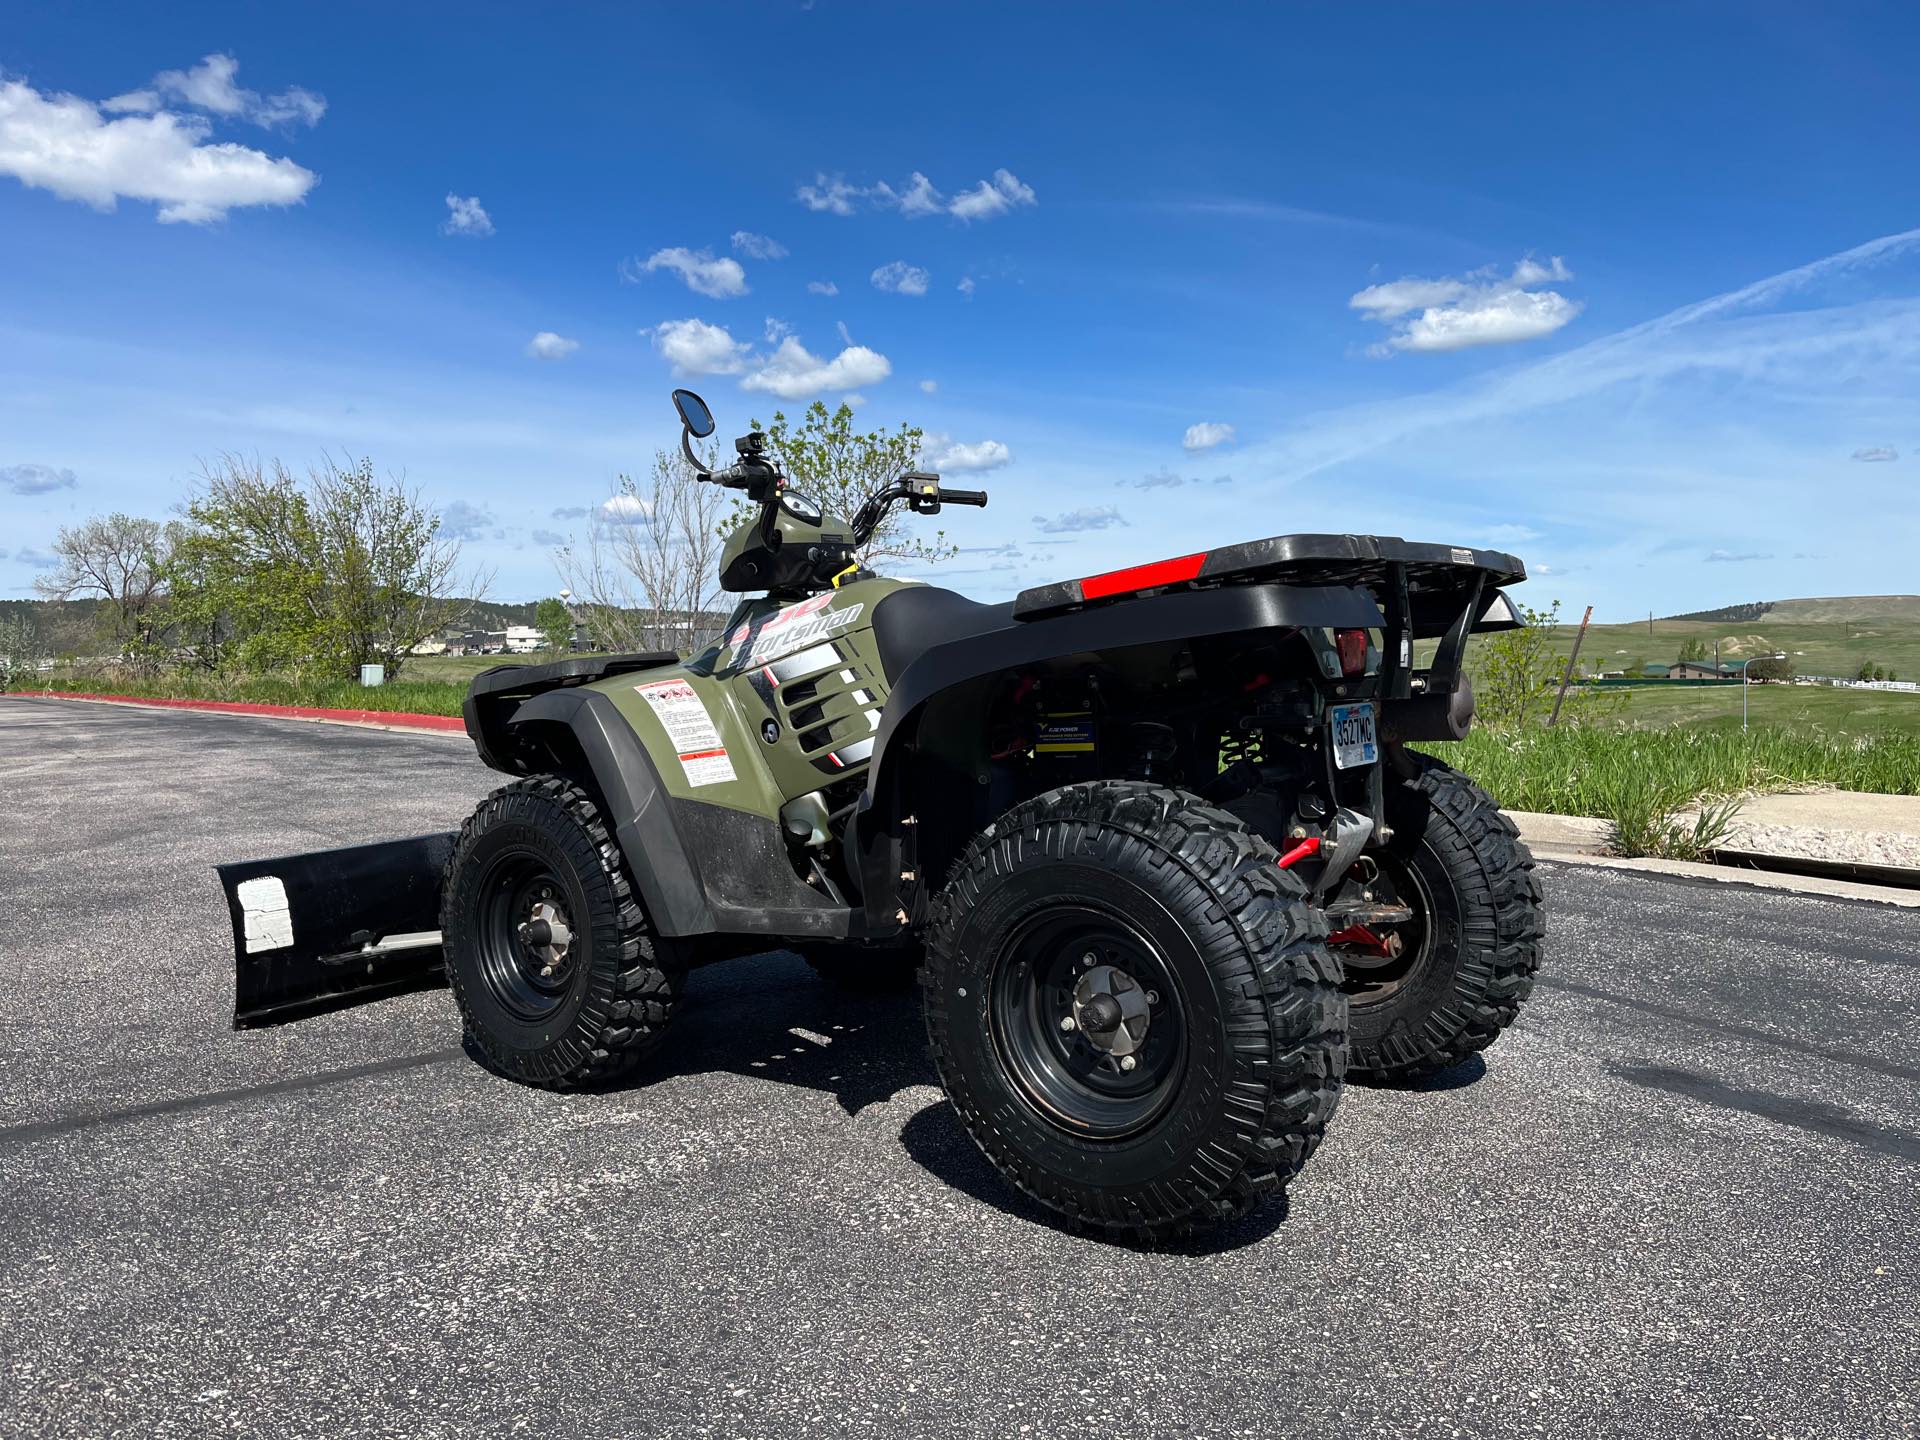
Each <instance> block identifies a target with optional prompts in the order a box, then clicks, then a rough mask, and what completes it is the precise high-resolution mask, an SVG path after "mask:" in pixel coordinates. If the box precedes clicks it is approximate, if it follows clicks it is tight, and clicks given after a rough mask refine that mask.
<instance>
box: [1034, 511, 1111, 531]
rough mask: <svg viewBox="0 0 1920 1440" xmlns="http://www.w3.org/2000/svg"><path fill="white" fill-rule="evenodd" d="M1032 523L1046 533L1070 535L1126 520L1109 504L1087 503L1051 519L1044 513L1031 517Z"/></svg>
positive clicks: (1106, 527)
mask: <svg viewBox="0 0 1920 1440" xmlns="http://www.w3.org/2000/svg"><path fill="white" fill-rule="evenodd" d="M1033 523H1034V524H1036V525H1038V526H1039V527H1040V530H1041V533H1043V534H1046V535H1070V534H1074V533H1077V532H1079V531H1082V530H1105V529H1108V528H1110V527H1111V526H1114V525H1125V524H1126V523H1127V522H1126V521H1125V520H1123V519H1122V518H1121V516H1120V512H1119V511H1118V510H1116V509H1115V508H1114V507H1113V506H1111V505H1089V506H1086V507H1084V508H1083V509H1079V510H1069V511H1067V512H1066V513H1065V514H1064V515H1056V516H1054V517H1053V518H1052V519H1051V520H1049V519H1047V517H1046V516H1044V515H1036V516H1034V517H1033Z"/></svg>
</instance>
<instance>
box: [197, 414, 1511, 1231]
mask: <svg viewBox="0 0 1920 1440" xmlns="http://www.w3.org/2000/svg"><path fill="white" fill-rule="evenodd" d="M674 403H675V405H676V407H677V408H678V411H679V414H680V418H681V421H682V424H683V434H682V440H681V444H682V448H683V450H684V452H685V453H686V455H687V457H688V459H689V460H690V461H692V462H693V463H694V465H695V468H696V470H700V471H701V473H700V478H701V479H702V480H705V481H711V482H712V483H714V484H718V485H724V486H727V487H730V488H733V489H736V490H739V491H742V492H743V493H744V495H745V497H746V499H747V500H748V501H749V502H751V504H752V506H753V507H754V511H753V514H752V515H751V517H750V518H749V519H748V520H747V521H745V522H744V523H742V524H741V525H740V526H739V527H738V529H737V530H736V531H735V532H734V533H733V534H732V536H731V538H730V539H729V540H728V542H727V545H726V547H725V553H724V561H723V569H722V572H721V577H720V578H721V584H722V586H723V587H724V588H725V589H726V590H728V591H733V592H742V593H745V594H746V595H747V596H748V598H746V599H743V600H742V601H741V602H740V604H739V606H738V608H737V609H736V610H735V611H734V612H733V614H732V617H731V618H730V619H729V620H728V622H727V624H726V628H725V630H724V633H723V634H722V635H721V637H720V639H719V640H717V641H716V642H715V643H714V644H713V645H711V646H710V647H709V648H708V649H706V650H705V651H704V652H702V653H701V654H698V655H693V656H688V657H682V656H679V655H676V654H672V653H665V652H662V653H658V654H645V655H594V656H584V657H580V658H575V659H568V660H562V661H559V662H558V663H555V664H550V665H538V666H501V667H498V668H496V669H492V670H488V671H486V672H484V673H482V674H481V675H479V676H477V677H476V678H475V679H474V681H473V684H472V687H471V689H470V691H469V692H468V695H467V700H466V706H465V716H466V728H467V733H468V734H469V735H470V736H471V737H472V739H473V742H474V745H475V747H476V748H477V749H478V751H479V754H480V758H481V760H482V761H484V762H485V763H486V764H487V765H489V766H491V767H492V768H494V769H496V770H500V771H504V772H505V773H507V774H509V775H513V776H516V777H518V778H516V779H515V780H514V781H513V782H512V783H510V784H508V785H506V786H505V787H503V788H502V789H500V790H498V791H496V792H495V793H494V794H493V795H492V796H490V797H489V798H488V799H487V800H485V801H484V802H482V803H481V805H480V807H479V809H478V810H477V811H475V813H474V814H473V815H472V817H471V818H469V819H468V820H467V821H466V823H465V824H464V825H463V826H462V827H461V829H460V831H459V832H458V833H457V834H454V835H436V836H425V837H420V838H417V839H412V840H401V841H394V842H389V843H386V844H380V845H371V846H360V847H355V848H352V849H347V850H335V851H330V852H326V853H323V854H320V855H309V856H296V857H290V858H287V859H279V860H267V861H257V862H252V863H248V864H240V865H227V866H223V867H221V876H222V879H223V881H224V883H225V885H226V887H227V892H228V899H229V905H230V908H231V911H232V919H233V929H234V940H235V948H236V952H237V955H238V998H237V1005H236V1023H238V1024H257V1023H263V1022H271V1021H275V1020H280V1019H284V1018H290V1017H291V1016H293V1015H296V1014H298V1013H302V1012H304V1011H307V1010H311V1009H313V1008H315V1007H317V1006H323V1005H338V1004H342V1003H353V1002H355V1001H356V1000H359V999H362V998H366V997H369V996H373V995H377V994H380V993H384V992H386V991H390V990H393V989H396V988H400V987H402V986H405V985H408V984H411V983H415V982H417V980H418V978H419V977H420V975H421V974H422V973H423V972H425V971H428V970H430V969H431V968H433V967H435V966H439V965H443V966H444V969H445V973H446V978H447V980H448V981H449V982H450V984H451V986H452V989H453V994H454V997H455V999H456V1000H457V1002H458V1004H459V1007H460V1013H461V1017H462V1019H463V1021H464V1022H465V1026H466V1030H467V1033H468V1035H469V1036H470V1038H471V1041H472V1044H473V1045H474V1047H476V1048H477V1050H478V1052H479V1053H480V1054H481V1055H482V1056H484V1057H485V1059H486V1060H487V1061H488V1062H489V1063H490V1064H491V1065H492V1066H494V1067H496V1068H497V1069H498V1070H500V1071H501V1072H502V1073H504V1074H506V1075H508V1076H511V1077H513V1078H515V1079H518V1080H522V1081H525V1082H527V1083H529V1084H534V1085H541V1086H549V1087H555V1088H559V1087H567V1086H578V1085H586V1084H600V1083H604V1082H607V1081H610V1080H612V1079H614V1078H615V1077H617V1076H619V1075H620V1074H622V1073H623V1072H625V1071H626V1070H628V1069H629V1068H630V1067H631V1066H633V1065H634V1064H635V1063H636V1062H637V1061H639V1060H640V1059H641V1058H642V1057H643V1056H645V1055H646V1054H648V1053H649V1052H650V1051H652V1050H653V1049H654V1047H655V1046H657V1045H658V1044H659V1043H660V1041H661V1038H662V1036H663V1035H664V1034H665V1032H666V1030H667V1026H668V1022H669V1021H670V1020H671V1019H672V1017H673V1012H674V1009H675V1007H676V1006H677V1005H678V1004H679V1002H680V996H681V990H682V983H683V980H684V978H685V976H686V973H687V971H688V970H689V969H690V968H691V967H693V966H695V965H699V964H702V963H705V962H708V961H713V960H719V959H724V958H727V957H729V956H738V955H745V954H752V953H757V952H763V951H766V950H770V949H776V948H781V947H791V948H793V949H797V950H799V951H801V952H802V953H803V954H807V955H808V956H809V957H810V958H812V959H814V960H815V961H816V963H818V964H820V965H821V966H822V967H823V968H826V969H829V970H831V971H833V972H834V973H837V974H841V975H852V976H856V977H857V976H860V975H863V974H864V975H866V976H868V977H871V978H884V977H886V976H888V975H898V974H902V973H911V972H912V971H913V970H914V968H915V967H917V973H918V978H919V983H920V985H921V988H922V991H923V1003H924V1010H925V1017H926V1027H927V1037H928V1041H929V1044H930V1046H931V1049H932V1053H933V1059H934V1062H935V1064H936V1066H937V1068H938V1071H939V1075H940V1079H941V1083H942V1084H943V1085H944V1086H945V1087H946V1091H947V1094H948V1095H949V1096H950V1097H951V1099H952V1101H953V1105H954V1108H955V1109H956V1111H957V1112H958V1113H959V1116H960V1118H961V1120H962V1122H963V1123H964V1124H965V1126H966V1127H967V1129H968V1131H969V1132H970V1133H971V1134H972V1136H973V1138H974V1140H975V1141H976V1142H977V1143H978V1145H979V1146H980V1148H981V1150H982V1151H983V1152H984V1153H985V1154H986V1155H987V1157H988V1158H989V1159H990V1160H991V1161H992V1162H993V1163H994V1164H995V1165H996V1166H997V1167H998V1168H999V1169H1000V1170H1001V1172H1002V1173H1003V1174H1004V1175H1005V1176H1006V1178H1007V1179H1008V1180H1009V1181H1011V1182H1012V1183H1013V1184H1014V1185H1015V1186H1017V1187H1019V1188H1020V1189H1021V1190H1023V1191H1025V1192H1026V1193H1027V1194H1029V1195H1031V1196H1034V1197H1036V1198H1037V1199H1039V1200H1040V1201H1042V1202H1044V1203H1045V1204H1047V1205H1048V1206H1051V1207H1052V1208H1053V1209H1055V1210H1056V1211H1059V1212H1061V1213H1063V1214H1064V1215H1066V1216H1069V1217H1071V1218H1073V1219H1075V1220H1077V1221H1079V1222H1082V1223H1084V1224H1086V1225H1088V1226H1091V1227H1093V1228H1095V1229H1098V1230H1102V1231H1105V1232H1107V1233H1111V1234H1115V1235H1123V1236H1133V1237H1143V1238H1156V1237H1164V1236H1168V1235H1173V1234H1177V1233H1180V1232H1182V1231H1185V1230H1187V1229H1189V1228H1191V1227H1192V1226H1194V1225H1195V1224H1196V1223H1200V1222H1204V1221H1210V1220H1219V1219H1224V1218H1228V1217H1232V1216H1236V1215H1239V1214H1242V1213H1244V1212H1245V1211H1247V1210H1248V1209H1250V1208H1251V1207H1252V1206H1253V1205H1254V1204H1255V1203H1256V1202H1257V1201H1259V1200H1260V1199H1261V1198H1262V1197H1263V1196H1266V1195H1268V1194H1272V1193H1276V1192H1277V1191H1278V1189H1279V1188H1280V1187H1281V1186H1282V1185H1283V1184H1284V1183H1285V1182H1286V1180H1287V1179H1288V1177H1290V1176H1291V1175H1292V1174H1293V1173H1294V1172H1295V1171H1296V1170H1298V1169H1299V1167H1300V1166H1301V1164H1302V1163H1304V1162H1305V1160H1306V1159H1307V1157H1308V1156H1309V1155H1310V1154H1311V1153H1312V1152H1313V1150H1314V1147H1315V1146H1316V1145H1317V1144H1318V1143H1319V1141H1320V1137H1321V1135H1322V1134H1323V1132H1324V1130H1325V1128H1326V1125H1327V1122H1328V1120H1329V1118H1330V1117H1331V1115H1332V1113H1333V1109H1334V1104H1335V1102H1336V1100H1337V1099H1338V1097H1339V1093H1340V1087H1341V1083H1342V1078H1343V1076H1345V1075H1355V1076H1359V1077H1363V1078H1365V1079H1367V1080H1369V1081H1373V1082H1377V1083H1388V1084H1396V1083H1406V1082H1410V1081H1416V1080H1419V1079H1422V1078H1424V1077H1426V1076H1430V1075H1432V1074H1434V1073H1435V1072H1437V1071H1440V1070H1444V1069H1446V1068H1447V1067H1449V1066H1452V1065H1454V1064H1456V1063H1457V1062H1459V1061H1460V1060H1462V1059H1463V1058H1465V1057H1467V1056H1468V1055H1470V1054H1472V1053H1473V1052H1475V1051H1477V1050H1480V1049H1483V1048H1484V1047H1485V1046H1487V1045H1488V1044H1490V1043H1491V1042H1492V1041H1493V1040H1494V1039H1495V1038H1496V1037H1497V1036H1498V1035H1499V1034H1500V1032H1501V1031H1502V1030H1503V1029H1505V1028H1506V1027H1507V1026H1508V1025H1510V1024H1511V1023H1512V1022H1513V1019H1514V1017H1515V1014H1516V1013H1517V1011H1518V1008H1519V1005H1520V1003H1521V1001H1522V1000H1523V999H1524V998H1525V997H1526V995H1527V993H1528V991H1529V989H1530V988H1531V984H1532V977H1533V973H1534V970H1535V967H1536V965H1537V963H1538V959H1539V947H1540V939H1541V934H1542V923H1541V912H1540V896H1539V890H1538V888H1537V886H1536V885H1535V882H1534V878H1533V875H1532V865H1533V862H1532V858H1531V857H1530V856H1529V855H1528V853H1527V851H1526V848H1525V847H1524V846H1523V845H1522V844H1521V843H1520V840H1519V838H1518V835H1517V832H1516V831H1515V829H1514V827H1513V825H1512V824H1511V823H1510V822H1509V821H1508V820H1507V818H1506V817H1505V816H1503V815H1502V814H1501V813H1500V812H1499V810H1498V809H1497V808H1496V807H1495V806H1494V804H1493V803H1492V801H1491V800H1489V799H1488V797H1487V796H1486V795H1485V794H1484V793H1482V792H1481V791H1480V790H1479V789H1478V788H1476V787H1475V786H1474V785H1473V784H1472V783H1471V782H1469V781H1468V780H1467V779H1465V778H1464V777H1463V776H1461V775H1458V774H1456V773H1455V772H1453V771H1452V770H1450V769H1448V768H1447V767H1446V766H1445V765H1443V764H1441V763H1440V762H1439V761H1437V760H1434V759H1430V758H1428V757H1426V756H1422V755H1420V754H1417V753H1415V752H1414V751H1412V750H1409V749H1407V748H1406V746H1407V742H1409V741H1417V740H1432V739H1453V738H1459V737H1461V736H1463V735H1465V733H1466V730H1467V726H1468V723H1469V720H1470V717H1471V714H1472V708H1473V707H1472V696H1471V692H1470V690H1469V688H1468V685H1467V682H1466V680H1465V678H1464V677H1463V676H1462V674H1461V657H1462V653H1463V650H1464V648H1465V645H1466V642H1467V637H1468V635H1469V634H1470V633H1472V632H1475V631H1486V630H1497V629H1503V628H1511V627H1513V626H1516V625H1518V624H1519V623H1520V622H1519V620H1518V619H1517V617H1516V615H1515V612H1514V609H1513V607H1512V605H1511V604H1510V603H1509V602H1508V601H1507V599H1506V597H1505V596H1504V595H1503V594H1502V593H1501V591H1500V589H1499V587H1501V586H1504V585H1507V584H1511V583H1513V582H1516V581H1519V580H1522V579H1524V578H1525V570H1524V568H1523V567H1522V565H1521V564H1520V562H1519V561H1518V560H1516V559H1514V558H1513V557H1512V556H1509V555H1503V554H1498V553H1493V552H1487V551H1480V550H1469V549H1462V548H1457V547H1449V546H1442V545H1420V544H1410V543H1408V542H1406V541H1402V540H1398V539H1391V538H1385V537H1378V536H1367V535H1287V536H1280V537H1277V538H1274V539H1268V540H1256V541H1252V542H1249V543H1246V544H1241V545H1232V546H1228V547H1226V548H1225V549H1220V550H1213V551H1209V552H1206V553H1203V554H1195V555H1185V556H1181V557H1179V558H1177V559H1172V560H1163V561H1159V562H1157V563H1154V564H1148V565H1139V566H1135V567H1132V568H1129V569H1125V570H1116V571H1112V572H1109V573H1106V574H1101V575H1093V576H1088V577H1086V578H1085V579H1080V580H1067V581H1062V582H1060V583H1058V584H1052V585H1043V586H1040V587H1038V588H1036V589H1032V590H1027V591H1024V592H1022V593H1021V594H1020V595H1019V596H1018V597H1017V598H1016V599H1014V600H1013V601H1012V602H1010V603H1007V604H1000V605H984V604H977V603H975V602H974V601H972V600H968V599H966V598H965V597H963V596H961V595H959V594H956V593H955V592H953V591H951V590H943V589H939V588H936V587H934V586H931V585H924V584H916V583H909V582H903V581H899V580H891V579H887V578H884V577H882V576H879V575H876V574H873V573H872V572H871V571H869V570H867V569H865V568H864V567H863V566H862V565H861V563H860V561H859V559H858V556H859V554H860V550H861V547H862V545H863V544H864V543H865V542H866V541H867V540H868V539H869V538H870V536H871V535H872V534H873V532H874V530H875V528H876V527H877V526H878V525H879V524H880V522H881V521H882V519H883V518H884V517H885V515H886V514H887V512H888V510H889V508H890V507H892V506H895V505H899V504H904V505H906V506H907V507H908V508H910V509H911V510H913V511H915V512H916V513H919V514H922V515H935V514H938V513H939V512H940V511H941V509H942V508H943V507H944V506H948V505H985V504H986V503H987V497H986V496H985V495H984V494H982V493H980V492H978V491H967V490H954V489H950V488H948V487H946V486H944V485H942V484H941V483H940V479H939V477H938V476H937V475H932V474H922V473H913V474H908V475H905V476H902V477H901V478H900V479H898V480H896V481H894V482H893V483H891V484H889V485H887V486H885V487H883V488H882V489H881V490H880V491H879V492H878V493H876V494H874V495H873V496H872V497H871V498H869V499H868V500H867V501H866V503H865V504H864V505H862V506H861V508H860V510H859V512H858V513H857V514H856V515H854V516H853V517H852V518H851V520H846V519H842V518H841V517H839V516H835V515H829V514H825V513H823V512H822V510H821V508H820V507H819V506H818V505H817V504H816V503H815V502H814V501H813V500H812V499H810V498H809V497H808V496H807V495H805V494H804V493H802V491H800V490H798V489H795V488H793V487H792V486H791V485H790V484H789V481H788V478H787V477H786V476H785V475H783V474H782V473H781V471H780V469H779V467H778V466H777V465H776V464H775V463H774V461H773V459H772V458H771V457H770V456H769V454H768V451H767V448H766V437H765V436H764V435H761V434H759V433H755V434H752V435H748V436H745V437H744V438H742V439H740V440H738V441H736V442H735V448H736V450H737V452H738V456H739V458H738V461H737V463H735V464H733V465H732V466H730V467H728V468H726V469H722V470H715V471H713V472H712V473H706V472H705V470H704V469H703V468H702V467H701V465H700V462H698V461H697V460H696V459H695V458H694V455H693V451H692V448H691V446H690V444H689V440H690V439H691V438H704V437H706V436H708V435H710V434H712V433H713V430H714V422H713V418H712V416H711V414H710V413H709V411H708V409H707V406H706V404H705V403H704V402H703V401H702V400H701V399H700V398H699V397H698V396H697V395H694V394H692V393H691V392H689V391H685V390H678V391H675V392H674ZM1423 641H1425V642H1431V645H1430V647H1429V646H1428V645H1422V644H1421V642H1423ZM1416 646H1420V650H1421V652H1422V653H1423V654H1424V653H1426V652H1428V650H1429V648H1430V652H1431V653H1430V658H1427V659H1426V660H1425V663H1416Z"/></svg>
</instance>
